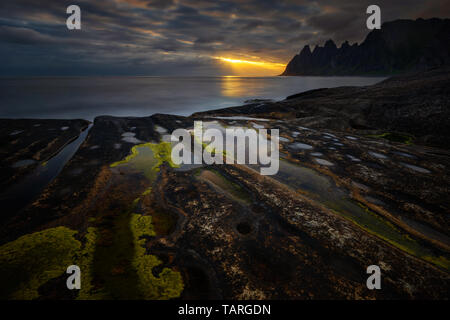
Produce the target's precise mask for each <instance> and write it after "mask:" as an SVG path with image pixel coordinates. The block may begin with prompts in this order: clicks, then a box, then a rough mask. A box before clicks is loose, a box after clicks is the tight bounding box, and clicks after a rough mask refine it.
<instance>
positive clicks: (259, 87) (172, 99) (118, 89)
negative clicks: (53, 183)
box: [0, 77, 384, 120]
mask: <svg viewBox="0 0 450 320" xmlns="http://www.w3.org/2000/svg"><path fill="white" fill-rule="evenodd" d="M382 79H384V78H373V77H372V78H367V77H74V78H72V77H63V78H3V79H0V118H59V119H71V118H83V119H88V120H92V119H94V118H95V117H96V116H98V115H114V116H149V115H152V114H154V113H168V114H178V115H190V114H192V113H193V112H196V111H204V110H211V109H217V108H224V107H229V106H236V105H241V104H243V103H244V101H246V100H249V99H274V100H281V99H284V98H285V97H286V96H288V95H291V94H295V93H299V92H303V91H306V90H311V89H317V88H324V87H325V88H331V87H337V86H362V85H370V84H374V83H376V82H379V81H381V80H382Z"/></svg>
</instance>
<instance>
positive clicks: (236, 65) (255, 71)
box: [214, 57, 286, 76]
mask: <svg viewBox="0 0 450 320" xmlns="http://www.w3.org/2000/svg"><path fill="white" fill-rule="evenodd" d="M214 58H215V59H217V60H220V61H223V62H227V63H229V65H230V68H231V70H232V71H233V74H234V75H241V74H242V75H255V76H272V75H278V74H280V73H281V72H283V70H284V68H285V67H286V65H285V64H283V63H275V62H265V61H250V60H241V59H233V58H226V57H214Z"/></svg>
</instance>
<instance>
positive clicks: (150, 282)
mask: <svg viewBox="0 0 450 320" xmlns="http://www.w3.org/2000/svg"><path fill="white" fill-rule="evenodd" d="M130 227H131V231H132V233H133V238H134V244H135V256H134V259H133V266H134V268H135V270H136V272H137V275H138V277H139V280H140V281H139V289H140V292H141V294H142V295H143V297H144V298H145V299H171V298H176V297H179V296H180V294H181V292H182V291H183V287H184V286H183V280H182V277H181V274H180V273H179V272H177V271H173V270H172V269H169V268H164V269H163V270H162V271H161V272H160V273H159V275H158V276H155V275H154V274H153V272H152V270H153V268H155V267H157V266H158V265H160V264H161V261H160V260H159V259H158V258H157V257H156V256H154V255H148V254H146V249H145V248H144V246H145V242H146V239H145V237H148V236H155V235H156V232H155V230H154V229H153V225H152V217H151V216H143V215H140V214H132V216H131V220H130Z"/></svg>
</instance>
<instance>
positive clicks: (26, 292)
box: [0, 227, 81, 300]
mask: <svg viewBox="0 0 450 320" xmlns="http://www.w3.org/2000/svg"><path fill="white" fill-rule="evenodd" d="M76 233H77V232H76V231H73V230H71V229H68V228H66V227H56V228H51V229H46V230H43V231H39V232H35V233H32V234H27V235H24V236H22V237H20V238H18V239H17V240H14V241H12V242H9V243H7V244H4V245H2V246H1V247H0V269H1V270H2V272H1V273H0V282H1V288H2V289H1V294H0V297H1V298H2V299H20V300H31V299H35V298H38V297H39V293H38V289H39V287H40V286H41V285H43V284H45V283H46V282H47V281H49V280H51V279H53V278H56V277H58V276H60V275H62V274H63V273H65V271H66V269H67V267H68V266H70V265H72V264H75V256H76V253H77V252H78V251H79V250H80V249H81V242H80V241H78V240H76V239H75V238H74V236H75V234H76Z"/></svg>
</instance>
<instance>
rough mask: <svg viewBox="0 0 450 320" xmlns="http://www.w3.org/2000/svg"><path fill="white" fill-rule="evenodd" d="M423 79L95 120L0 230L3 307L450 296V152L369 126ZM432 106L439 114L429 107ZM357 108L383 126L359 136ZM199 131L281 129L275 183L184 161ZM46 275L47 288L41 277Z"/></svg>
mask: <svg viewBox="0 0 450 320" xmlns="http://www.w3.org/2000/svg"><path fill="white" fill-rule="evenodd" d="M432 74H433V77H434V78H433V77H432V79H434V80H427V81H431V82H430V83H433V84H434V85H435V86H436V91H435V93H436V95H435V97H440V96H439V95H440V94H442V95H444V94H446V91H445V89H443V88H442V87H438V86H437V84H438V83H439V81H438V80H437V79H439V77H443V76H442V74H440V73H438V74H437V75H436V74H435V73H432ZM416 81H419V80H417V78H414V77H413V78H411V79H410V80H408V79H403V80H402V81H401V82H400V80H399V79H393V80H390V81H387V82H385V83H384V84H383V83H382V84H380V85H378V86H374V87H372V88H371V87H368V88H350V89H349V88H338V89H333V90H331V93H333V94H335V95H334V96H333V95H331V96H328V94H329V92H328V93H327V91H328V90H323V91H322V92H321V91H318V92H317V91H316V92H312V93H309V94H308V93H306V94H303V95H301V96H300V97H298V98H293V99H289V100H286V101H281V102H269V101H256V102H254V103H253V104H249V105H246V106H243V107H236V108H228V109H224V110H218V111H210V112H206V113H199V114H196V115H193V116H191V117H180V116H171V115H161V114H158V115H153V116H151V117H144V118H132V117H129V118H116V117H106V116H104V117H98V118H96V119H95V121H94V125H93V127H92V128H91V129H90V131H89V134H88V135H87V138H86V139H85V140H84V142H83V143H82V144H81V145H80V147H79V149H78V151H77V153H76V154H75V156H74V157H73V158H72V159H71V160H70V161H69V162H67V164H66V165H65V167H64V169H63V170H62V172H61V173H60V174H59V175H58V177H57V178H56V179H54V180H53V181H52V182H51V183H50V184H49V185H48V186H46V187H44V190H43V192H42V193H41V194H40V195H39V197H38V198H37V199H36V200H35V201H33V202H32V203H29V204H28V205H26V206H25V207H24V208H22V209H21V210H20V211H18V212H15V214H14V215H13V216H11V217H10V218H8V219H7V220H6V221H5V223H4V224H3V225H2V226H1V228H0V241H1V244H2V245H1V247H0V267H1V268H2V270H4V272H3V273H2V275H1V277H2V278H1V280H2V283H6V285H4V286H3V288H2V291H1V297H2V298H10V299H11V298H17V297H22V298H27V299H36V298H38V299H77V298H78V299H127V298H133V299H170V298H177V297H180V298H182V299H197V298H219V299H220V298H225V299H446V298H447V295H448V291H449V289H450V274H449V271H450V263H449V261H450V260H449V251H450V240H449V239H450V234H449V233H450V232H449V230H450V229H449V219H448V214H449V212H450V210H449V208H450V200H449V198H448V193H449V190H450V185H449V183H450V171H449V167H450V158H449V156H448V151H447V149H440V148H435V147H431V146H426V147H425V146H419V145H417V144H414V143H413V142H412V141H411V139H400V138H399V137H403V135H401V134H399V133H396V132H390V131H389V132H386V131H385V128H387V127H388V126H389V124H385V123H383V122H382V121H381V120H380V119H378V120H379V121H378V122H370V121H373V120H371V119H370V118H369V117H368V116H367V118H366V112H367V109H365V107H364V106H367V105H370V104H372V103H375V100H376V99H375V98H374V97H375V96H374V95H375V93H374V92H377V93H376V94H377V95H378V97H382V96H383V94H382V91H383V90H384V92H385V95H384V96H385V97H388V98H387V99H392V101H397V99H396V98H394V97H393V96H392V94H394V92H399V94H402V92H403V91H406V88H405V87H404V86H406V84H408V83H409V84H411V83H413V84H414V83H415V82H416ZM442 81H444V82H445V81H447V80H442ZM425 83H428V82H426V81H425ZM425 85H427V84H425ZM417 86H418V88H419V87H420V86H419V85H418V84H417ZM393 87H397V90H394V89H393ZM383 88H384V89H383ZM430 88H431V84H430V87H428V89H430ZM347 90H352V92H353V93H361V92H364V93H367V94H368V95H369V97H372V98H368V99H372V100H371V101H372V102H362V103H361V105H360V106H359V107H355V104H356V103H348V101H347V102H346V103H344V100H342V101H340V100H339V99H336V97H338V96H339V95H337V92H339V91H340V92H341V96H342V97H347V98H346V99H349V98H348V97H349V96H346V95H347V94H349V93H348V92H347ZM430 90H431V89H430ZM371 92H372V93H371ZM310 95H311V96H315V99H312V98H310ZM371 95H372V96H371ZM331 97H333V98H331ZM425 97H427V96H425ZM428 97H429V96H428ZM343 99H344V98H343ZM354 99H355V100H354V101H357V100H358V99H361V100H363V98H362V97H360V96H355V98H354ZM317 100H318V101H322V103H319V102H316V101H317ZM333 100H334V101H335V106H336V108H338V110H339V112H338V111H336V110H333V108H332V101H333ZM436 100H437V101H442V100H440V98H436ZM378 103H382V102H381V101H380V102H378ZM443 103H444V106H445V102H443ZM309 104H314V106H311V107H309ZM347 105H349V106H348V107H347ZM389 105H390V104H389ZM424 105H427V106H430V108H432V109H433V108H434V109H433V110H435V111H436V110H437V109H436V108H437V107H436V105H437V102H433V101H432V100H430V101H427V103H424ZM307 108H308V109H307ZM346 108H349V109H346ZM392 108H394V109H395V108H400V107H399V106H398V105H396V104H394V105H393V107H392ZM315 109H317V110H315ZM304 110H308V112H311V113H315V115H314V116H312V115H307V116H303V112H306V111H304ZM325 110H327V111H325ZM350 110H353V111H355V112H356V113H355V114H356V117H360V118H359V119H362V120H360V121H365V122H359V123H363V124H362V125H366V126H367V125H368V122H370V123H372V124H373V125H375V124H377V125H378V127H376V129H375V128H374V129H372V130H368V129H367V128H363V129H361V127H358V128H355V127H354V126H353V127H352V126H351V123H352V121H351V119H349V118H348V117H350V115H351V114H352V113H351V112H350ZM246 111H247V113H246ZM374 112H375V111H374ZM445 112H447V111H446V109H443V108H442V109H441V114H440V116H441V118H442V117H443V116H442V115H443V114H445ZM374 114H375V115H376V114H377V112H375V113H374ZM380 114H381V113H380ZM393 114H395V112H393ZM414 114H416V115H417V113H414ZM438 116H439V115H436V117H438ZM380 117H381V119H382V118H383V117H384V116H383V115H380ZM418 117H421V115H418ZM327 118H330V119H334V121H332V120H330V119H327ZM409 119H412V118H409ZM194 120H203V121H204V122H206V123H212V124H213V125H214V126H215V127H219V128H225V127H229V126H238V127H244V128H267V129H279V130H280V135H281V137H280V148H281V150H280V151H281V158H282V159H281V163H280V170H279V172H278V174H276V175H274V176H270V177H269V176H261V175H260V174H259V170H257V169H258V168H257V167H255V166H244V165H236V164H235V165H220V166H219V165H210V166H206V165H183V166H181V167H177V166H175V165H174V164H173V163H172V162H171V160H170V145H169V144H168V143H166V142H164V141H167V135H168V134H169V133H170V132H172V131H173V130H174V129H177V128H187V129H190V128H192V127H193V122H194ZM392 121H394V122H395V121H396V119H395V117H394V118H393V119H392ZM424 121H425V120H424ZM442 121H443V122H444V123H445V121H448V120H445V119H444V120H442ZM334 122H336V123H337V124H335V125H331V126H330V128H326V129H324V127H325V126H326V124H332V123H334ZM406 122H407V121H406V120H404V123H406ZM306 124H311V126H306ZM407 127H408V125H405V128H407ZM436 127H437V128H438V131H437V133H436V136H434V135H433V131H432V130H428V131H427V132H429V134H430V139H429V140H427V139H424V137H425V135H414V137H413V138H414V141H419V142H422V143H428V142H429V141H433V143H436V142H439V141H447V140H446V139H448V136H446V134H445V133H441V134H439V132H440V131H439V127H438V126H436ZM383 133H384V134H383ZM408 137H409V135H408ZM387 138H388V139H387ZM389 139H390V140H389ZM392 140H398V141H392ZM55 239H57V240H58V241H55ZM55 243H58V245H55ZM30 248H31V249H32V250H31V249H30ZM23 250H28V251H30V252H33V255H34V257H35V260H36V262H34V260H31V261H30V259H29V258H28V256H27V255H24V254H21V252H22V251H23ZM28 251H27V252H28ZM55 257H58V258H57V259H56V258H55ZM66 263H70V264H72V263H73V264H77V265H79V266H80V267H81V268H82V270H84V273H83V279H82V281H83V283H84V285H83V288H82V290H81V291H80V292H79V293H78V294H77V295H73V296H71V295H68V294H67V292H66V291H67V290H66V288H65V281H64V280H65V277H64V274H65V264H66ZM369 265H378V266H380V268H381V270H382V290H369V289H367V287H366V279H367V277H368V275H367V274H366V268H367V267H368V266H369ZM23 266H26V267H23ZM41 269H42V270H45V271H46V273H45V275H46V277H33V274H34V273H36V272H37V271H39V270H41ZM50 270H51V272H50ZM33 271H34V273H33ZM38 274H40V273H39V272H38ZM18 275H21V276H20V277H19V276H18Z"/></svg>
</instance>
